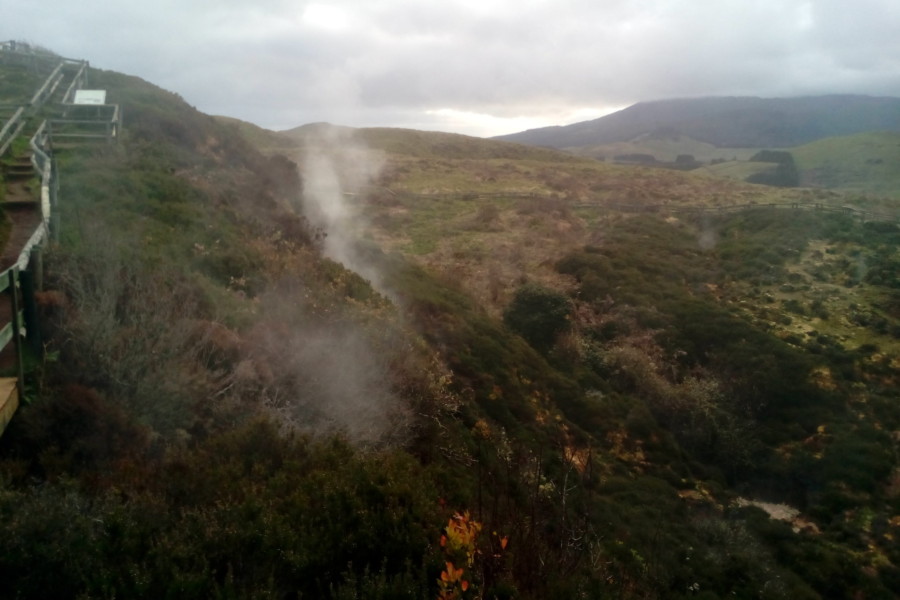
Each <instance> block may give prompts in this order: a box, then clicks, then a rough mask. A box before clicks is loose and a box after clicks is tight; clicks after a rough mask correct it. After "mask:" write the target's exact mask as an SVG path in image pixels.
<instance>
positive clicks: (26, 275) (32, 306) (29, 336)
mask: <svg viewBox="0 0 900 600" xmlns="http://www.w3.org/2000/svg"><path fill="white" fill-rule="evenodd" d="M39 255H40V254H39V250H37V249H35V250H33V251H32V253H31V264H30V266H29V268H28V270H26V271H22V272H21V273H19V281H20V282H21V285H22V317H23V320H24V321H25V342H26V343H27V344H28V347H29V348H31V351H32V352H33V353H34V355H35V356H38V357H39V356H40V355H41V347H42V345H41V328H40V324H39V323H38V311H37V302H36V300H35V297H34V290H35V287H36V285H37V282H36V279H37V277H36V269H35V265H36V264H39V263H40V259H38V260H35V259H36V258H37V257H39Z"/></svg>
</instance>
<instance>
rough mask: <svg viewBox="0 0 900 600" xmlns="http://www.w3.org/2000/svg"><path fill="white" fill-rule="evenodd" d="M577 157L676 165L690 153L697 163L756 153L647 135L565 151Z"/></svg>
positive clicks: (693, 141) (679, 138) (742, 158)
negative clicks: (644, 158)
mask: <svg viewBox="0 0 900 600" xmlns="http://www.w3.org/2000/svg"><path fill="white" fill-rule="evenodd" d="M566 150H568V151H570V152H572V153H573V154H576V155H578V156H590V157H594V158H602V159H605V160H608V161H612V160H614V157H615V156H617V155H621V154H650V155H652V156H653V157H654V158H656V160H658V161H660V162H674V161H675V159H676V158H678V156H679V155H680V154H690V155H691V156H693V157H694V159H695V160H698V161H700V162H709V161H712V160H717V159H719V160H721V159H724V160H732V159H739V160H746V159H748V158H750V157H751V156H753V153H754V152H755V150H753V149H750V148H719V147H717V146H714V145H712V144H709V143H706V142H701V141H698V140H694V139H691V138H690V137H688V136H686V135H674V136H659V135H646V136H642V137H639V138H637V139H634V140H631V141H628V142H616V143H613V144H603V145H600V146H587V147H575V148H566Z"/></svg>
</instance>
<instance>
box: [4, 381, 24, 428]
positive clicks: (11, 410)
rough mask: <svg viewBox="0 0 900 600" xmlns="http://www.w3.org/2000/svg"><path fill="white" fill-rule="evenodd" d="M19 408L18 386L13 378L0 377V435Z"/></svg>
mask: <svg viewBox="0 0 900 600" xmlns="http://www.w3.org/2000/svg"><path fill="white" fill-rule="evenodd" d="M18 408H19V385H18V381H17V380H16V378H15V377H0V434H2V433H3V432H4V431H5V430H6V426H7V425H9V422H10V420H12V418H13V415H14V414H16V410H17V409H18Z"/></svg>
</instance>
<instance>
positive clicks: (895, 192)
mask: <svg viewBox="0 0 900 600" xmlns="http://www.w3.org/2000/svg"><path fill="white" fill-rule="evenodd" d="M791 152H792V153H793V154H794V158H795V160H796V161H797V166H798V168H799V169H800V171H801V182H802V184H803V185H808V186H814V187H824V188H829V189H841V190H849V191H854V192H860V193H873V194H880V195H885V196H890V197H893V198H900V169H898V168H897V165H898V164H900V133H897V132H881V133H864V134H859V135H852V136H846V137H836V138H828V139H824V140H819V141H818V142H813V143H811V144H807V145H805V146H799V147H797V148H793V149H792V150H791Z"/></svg>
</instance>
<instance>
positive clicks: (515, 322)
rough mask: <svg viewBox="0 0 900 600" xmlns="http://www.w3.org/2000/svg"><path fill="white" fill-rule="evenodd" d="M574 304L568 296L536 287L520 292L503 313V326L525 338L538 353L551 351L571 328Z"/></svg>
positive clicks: (520, 290)
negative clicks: (558, 338) (562, 334)
mask: <svg viewBox="0 0 900 600" xmlns="http://www.w3.org/2000/svg"><path fill="white" fill-rule="evenodd" d="M571 312H572V303H571V302H570V301H569V299H568V298H566V297H565V296H564V295H562V294H560V293H559V292H556V291H554V290H551V289H548V288H545V287H541V286H539V285H536V284H526V285H524V286H522V287H521V288H519V289H518V291H516V295H515V297H514V298H513V300H512V302H511V303H510V304H509V306H508V307H507V308H506V310H505V311H504V313H503V322H504V323H506V325H507V326H508V327H509V328H510V329H512V330H513V331H515V332H516V333H518V334H519V335H521V336H522V337H523V338H525V339H526V340H527V341H528V343H529V344H531V345H532V346H533V347H534V348H535V349H536V350H539V351H541V352H546V351H548V350H549V349H550V348H551V347H552V346H553V344H554V342H556V339H557V337H559V335H560V334H561V333H563V332H565V331H566V330H567V329H569V327H570V324H571V323H570V321H569V313H571Z"/></svg>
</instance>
